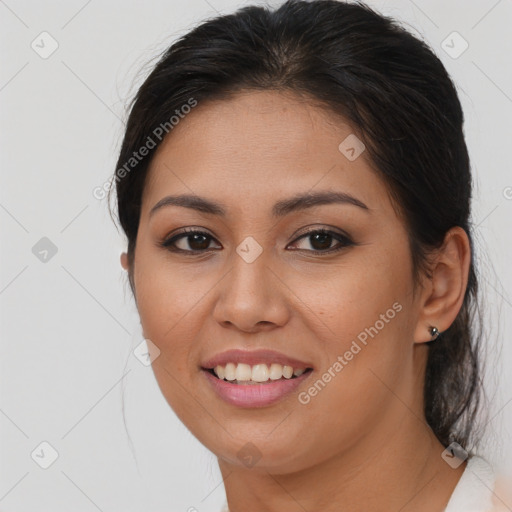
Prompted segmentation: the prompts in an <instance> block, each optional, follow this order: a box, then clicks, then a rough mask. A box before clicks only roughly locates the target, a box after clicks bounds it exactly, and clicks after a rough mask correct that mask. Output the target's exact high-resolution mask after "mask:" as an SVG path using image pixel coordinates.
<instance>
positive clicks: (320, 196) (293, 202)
mask: <svg viewBox="0 0 512 512" xmlns="http://www.w3.org/2000/svg"><path fill="white" fill-rule="evenodd" d="M336 203H337V204H348V205H352V206H357V207H359V208H361V209H363V210H366V211H368V212H369V210H370V209H369V208H368V206H366V205H365V204H364V203H363V202H362V201H360V200H359V199H357V198H356V197H354V196H351V195H350V194H347V193H346V192H333V191H323V192H307V193H305V194H298V195H296V196H293V197H291V198H289V199H283V200H281V201H278V202H277V203H275V204H274V206H273V208H272V215H273V216H274V217H283V216H285V215H288V214H290V213H292V212H295V211H299V210H305V209H307V208H313V207H315V206H321V205H326V204H336ZM166 206H181V207H184V208H190V209H192V210H197V211H199V212H202V213H207V214H210V215H218V216H220V217H225V216H226V209H225V208H224V207H223V206H222V205H221V204H220V203H217V202H215V201H212V200H210V199H206V198H204V197H200V196H196V195H187V194H184V195H177V196H166V197H164V198H162V199H160V201H158V203H156V204H155V206H153V208H151V211H150V212H149V216H150V217H151V216H152V215H153V214H154V213H155V212H156V211H158V210H160V209H161V208H164V207H166Z"/></svg>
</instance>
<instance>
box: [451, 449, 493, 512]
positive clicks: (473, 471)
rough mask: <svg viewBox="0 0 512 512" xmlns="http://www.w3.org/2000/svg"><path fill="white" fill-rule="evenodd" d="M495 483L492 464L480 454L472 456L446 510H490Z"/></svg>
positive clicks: (484, 511) (481, 511) (464, 511)
mask: <svg viewBox="0 0 512 512" xmlns="http://www.w3.org/2000/svg"><path fill="white" fill-rule="evenodd" d="M495 483H496V475H495V474H494V471H493V469H492V467H491V465H490V464H489V463H488V462H487V461H486V460H485V459H483V458H482V457H479V456H478V455H473V456H470V457H469V458H468V463H467V466H466V469H465V470H464V473H462V476H461V477H460V480H459V481H458V483H457V485H456V487H455V489H454V490H453V493H452V496H451V498H450V501H449V502H448V505H447V506H446V508H445V510H444V512H488V511H490V510H491V509H492V506H493V502H492V496H493V490H494V485H495Z"/></svg>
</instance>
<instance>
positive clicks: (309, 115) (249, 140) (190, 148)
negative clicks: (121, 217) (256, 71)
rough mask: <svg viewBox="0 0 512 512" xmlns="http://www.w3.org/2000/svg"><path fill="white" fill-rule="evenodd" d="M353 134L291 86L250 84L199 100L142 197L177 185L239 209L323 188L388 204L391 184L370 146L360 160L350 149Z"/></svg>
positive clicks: (156, 161)
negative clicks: (262, 88) (225, 94)
mask: <svg viewBox="0 0 512 512" xmlns="http://www.w3.org/2000/svg"><path fill="white" fill-rule="evenodd" d="M354 137H356V135H355V133H354V130H353V128H352V127H351V126H350V125H349V123H347V122H346V121H344V120H343V119H342V118H341V117H340V116H338V115H334V114H329V113H328V112H327V111H326V110H325V109H323V108H320V107H319V106H318V105H315V104H314V103H313V102H312V101H308V100H307V99H304V98H302V97H300V96H297V95H294V94H290V93H282V92H277V91H257V92H255V91H250V92H248V91H246V92H243V93H238V94H236V95H234V96H233V97H231V98H230V99H226V100H218V101H206V102H204V103H199V104H198V105H197V106H196V107H195V108H194V109H193V110H192V111H191V112H190V113H189V114H188V115H186V116H184V118H183V119H181V120H180V122H179V123H178V124H177V125H176V126H174V128H173V129H172V131H171V132H170V133H169V135H168V136H167V137H166V138H165V139H164V141H163V142H162V144H161V145H160V147H159V148H158V151H157V153H156V155H155V156H154V158H153V161H152V163H151V166H150V169H149V176H148V179H147V180H146V187H145V190H144V198H145V200H144V201H143V203H146V204H145V205H144V206H145V208H146V209H147V208H149V207H151V205H150V204H147V203H149V202H151V203H154V202H156V201H157V200H158V199H160V197H161V196H163V195H165V194H166V193H174V192H176V193H189V194H190V193H192V194H197V195H201V196H209V197H215V198H216V199H217V200H218V201H220V202H223V203H225V204H232V205H233V208H234V209H240V208H241V207H244V208H250V207H256V206H260V207H261V206H262V205H263V204H264V203H265V202H266V201H267V200H269V201H270V200H271V199H272V200H274V199H275V198H276V197H288V196H291V195H293V194H296V193H298V192H306V191H309V190H314V189H315V188H321V189H322V190H325V189H332V190H337V191H342V192H346V193H353V194H354V195H355V194H357V195H358V196H359V198H360V199H361V200H362V201H363V202H365V203H367V204H368V203H373V205H377V206H379V204H380V205H381V206H382V204H383V203H384V202H386V201H387V192H386V188H385V185H384V183H383V182H382V181H381V179H380V178H379V176H378V174H377V173H376V172H375V171H374V170H373V168H372V166H371V163H370V161H369V159H368V156H367V154H366V152H365V151H364V150H363V151H362V153H361V154H360V156H359V157H357V158H356V159H349V158H347V154H346V153H344V152H343V151H344V149H343V148H344V141H347V140H348V141H349V142H353V141H356V144H357V139H353V138H354ZM340 144H341V145H342V150H340ZM345 145H346V144H345ZM349 145H350V144H349ZM352 145H353V144H352ZM356 150H358V151H360V150H361V148H360V147H359V148H356Z"/></svg>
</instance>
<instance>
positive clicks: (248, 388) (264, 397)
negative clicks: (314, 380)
mask: <svg viewBox="0 0 512 512" xmlns="http://www.w3.org/2000/svg"><path fill="white" fill-rule="evenodd" d="M226 366H227V368H225V371H224V374H222V370H219V368H201V370H202V371H201V374H202V375H204V377H205V378H206V381H207V383H208V385H209V386H210V389H213V391H214V393H215V395H216V396H217V397H218V398H220V399H221V400H222V401H224V402H225V403H227V404H229V405H232V406H235V407H238V408H261V407H269V406H271V405H274V404H276V403H278V402H281V401H282V400H284V399H285V398H287V397H289V396H290V395H292V394H293V392H294V391H295V390H296V389H297V388H298V387H299V386H301V385H302V384H303V383H304V382H305V381H306V380H307V379H309V377H310V376H311V374H312V372H313V369H312V368H304V369H298V370H293V371H292V373H291V375H290V370H288V369H286V370H284V371H285V375H281V376H279V377H278V372H277V370H278V368H273V369H271V368H268V373H269V375H268V378H267V379H265V380H262V379H263V378H264V377H265V374H264V370H262V369H261V368H257V369H256V370H255V371H256V375H255V377H256V378H257V379H260V380H253V378H252V373H251V378H245V377H248V376H249V373H248V369H247V368H244V367H242V368H241V369H240V368H239V367H240V364H239V365H238V366H237V367H236V369H235V373H234V375H233V369H232V368H230V367H229V366H228V365H226ZM233 366H234V365H233ZM245 366H248V365H245ZM255 366H266V365H255ZM253 369H254V367H252V368H251V370H253ZM271 370H272V371H273V372H274V373H273V374H272V376H273V377H274V378H270V371H271ZM226 372H227V375H226ZM244 372H246V373H245V376H244ZM258 372H261V374H260V375H258ZM219 374H220V375H219ZM237 376H238V377H241V378H236V377H237ZM227 377H228V378H227Z"/></svg>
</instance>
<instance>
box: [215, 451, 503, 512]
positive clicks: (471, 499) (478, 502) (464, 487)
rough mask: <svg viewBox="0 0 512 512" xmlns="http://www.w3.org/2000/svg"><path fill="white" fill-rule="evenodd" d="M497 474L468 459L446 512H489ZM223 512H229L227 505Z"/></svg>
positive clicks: (477, 459)
mask: <svg viewBox="0 0 512 512" xmlns="http://www.w3.org/2000/svg"><path fill="white" fill-rule="evenodd" d="M495 478H496V477H495V474H494V471H493V469H492V467H491V465H490V464H489V463H488V462H487V461H486V460H485V459H483V458H482V457H480V456H478V455H473V456H469V457H468V463H467V465H466V469H465V470H464V473H462V476H461V477H460V480H459V481H458V482H457V485H456V486H455V489H454V490H453V493H452V495H451V498H450V501H449V502H448V505H447V506H446V508H445V509H444V512H489V511H491V510H492V509H491V507H492V495H493V490H494V484H495ZM221 512H229V509H228V506H227V504H226V505H224V507H223V508H222V510H221Z"/></svg>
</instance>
